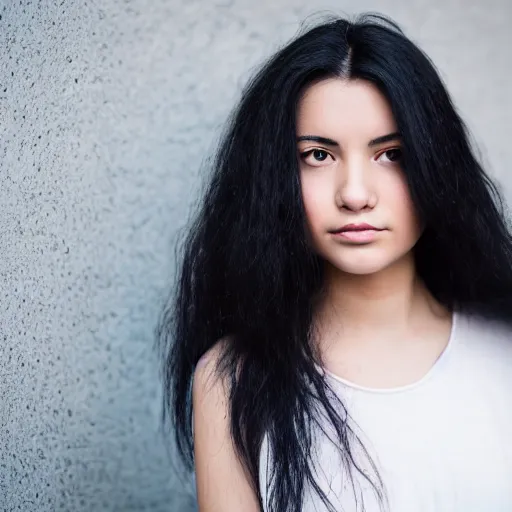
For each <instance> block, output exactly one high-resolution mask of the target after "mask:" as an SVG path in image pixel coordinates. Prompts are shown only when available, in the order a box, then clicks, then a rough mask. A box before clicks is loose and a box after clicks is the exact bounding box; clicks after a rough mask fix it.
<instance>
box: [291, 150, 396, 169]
mask: <svg viewBox="0 0 512 512" xmlns="http://www.w3.org/2000/svg"><path fill="white" fill-rule="evenodd" d="M396 150H398V151H400V152H401V151H402V148H401V147H400V146H395V147H392V148H387V149H385V150H384V151H381V152H380V153H379V154H378V155H377V158H380V157H381V156H382V155H385V154H386V153H387V152H389V151H396ZM315 151H320V152H322V153H326V154H327V155H328V156H330V157H331V158H334V157H333V156H332V155H331V154H330V153H329V152H328V151H326V150H325V149H321V148H313V149H308V150H307V151H304V152H302V153H300V158H301V160H303V161H305V159H306V158H307V157H308V156H310V155H311V154H313V153H314V152H315ZM401 156H402V155H401V154H400V157H399V158H398V160H396V161H389V162H387V163H389V164H390V165H393V164H398V163H400V160H401ZM317 162H318V163H320V164H321V163H322V162H323V160H317ZM312 167H320V165H313V166H312Z"/></svg>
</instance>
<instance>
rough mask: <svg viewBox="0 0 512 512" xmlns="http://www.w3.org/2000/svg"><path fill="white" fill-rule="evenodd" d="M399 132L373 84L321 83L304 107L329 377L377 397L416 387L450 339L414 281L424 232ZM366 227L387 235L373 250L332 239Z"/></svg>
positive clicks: (310, 222)
mask: <svg viewBox="0 0 512 512" xmlns="http://www.w3.org/2000/svg"><path fill="white" fill-rule="evenodd" d="M397 132H398V128H397V125H396V123H395V120H394V118H393V114H392V111H391V108H390V107H389V105H388V103H387V101H386V99H385V97H384V96H383V95H382V94H381V93H380V92H379V91H378V89H377V88H376V87H375V86H374V85H373V84H371V83H369V82H365V81H361V80H350V81H348V80H342V79H329V80H323V81H321V82H318V83H315V84H313V85H312V86H310V87H309V88H308V89H307V90H306V91H305V93H304V94H303V96H302V98H301V101H300V102H299V106H298V110H297V138H298V145H297V148H298V158H299V165H300V179H301V187H302V196H303V202H304V207H305V211H306V217H307V229H308V233H309V238H310V241H311V244H312V246H313V248H314V250H315V251H316V252H317V253H318V254H319V255H320V256H321V257H322V258H323V259H324V261H325V265H326V288H327V293H326V296H325V298H324V300H323V301H322V303H321V304H320V305H319V307H318V310H317V312H316V319H315V324H316V329H317V341H318V343H319V344H320V347H321V353H322V354H323V358H324V365H325V367H326V368H327V369H328V370H329V371H331V372H332V373H335V374H336V375H338V376H341V377H343V378H346V379H348V380H350V381H352V382H354V383H356V384H358V385H362V386H368V387H377V388H387V387H394V386H400V385H406V384H411V383H413V382H415V381H417V380H419V379H420V378H421V377H422V376H424V375H425V374H426V373H427V372H428V370H429V369H430V368H431V367H432V365H433V364H434V362H435V361H436V359H437V358H438V357H439V355H440V354H441V353H442V351H443V350H444V348H445V347H446V344H447V342H448V339H449V333H450V330H451V314H450V313H449V312H448V311H445V310H444V309H443V308H442V307H441V306H440V305H439V304H438V303H436V301H435V300H434V298H433V297H432V296H431V294H430V293H429V292H428V290H427V289H426V287H425V285H424V284H423V283H422V282H421V280H420V279H419V278H418V276H417V274H416V268H415V263H414V257H413V252H412V250H413V248H414V246H415V244H416V242H417V241H418V239H419V238H420V236H421V233H422V226H421V224H420V222H419V221H418V218H417V215H416V212H415V208H414V204H413V202H412V200H411V197H410V193H409V188H408V185H407V181H406V177H405V174H404V172H403V169H402V167H401V150H400V148H401V142H400V137H399V134H398V133H397ZM318 138H322V139H329V141H330V142H329V143H326V141H324V140H321V141H320V142H319V141H318ZM310 139H314V140H310ZM360 223H367V224H370V225H372V226H374V227H376V228H378V229H380V230H381V231H378V232H376V233H375V236H374V238H373V240H372V241H370V242H367V243H355V242H353V241H350V240H346V239H344V238H342V237H340V236H336V235H334V234H333V233H332V230H336V229H339V228H341V227H342V226H345V225H347V224H360Z"/></svg>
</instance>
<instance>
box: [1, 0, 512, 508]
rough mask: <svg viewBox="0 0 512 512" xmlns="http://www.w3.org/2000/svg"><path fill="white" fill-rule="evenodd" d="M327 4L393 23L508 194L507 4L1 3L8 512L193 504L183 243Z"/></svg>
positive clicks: (267, 0) (4, 485)
mask: <svg viewBox="0 0 512 512" xmlns="http://www.w3.org/2000/svg"><path fill="white" fill-rule="evenodd" d="M323 8H330V9H331V10H333V11H335V12H346V13H354V12H360V11H363V10H368V9H370V10H380V11H382V12H385V13H387V14H389V15H391V16H393V17H394V18H395V19H396V20H397V21H399V22H400V23H401V24H402V25H403V27H404V28H405V29H406V30H407V32H408V33H409V34H410V35H412V37H413V38H414V39H416V40H417V41H418V42H419V43H420V44H421V45H422V46H423V47H424V48H425V49H426V50H427V52H428V53H429V54H430V55H431V56H432V58H433V60H434V61H435V62H436V63H437V65H438V67H439V68H440V70H441V72H442V75H443V77H444V78H445V80H446V82H447V83H448V85H449V87H450V89H451V91H452V93H453V95H454V97H455V100H456V103H457V105H458V106H459V108H460V110H461V111H462V113H463V115H464V116H465V118H466V119H467V121H468V124H469V126H470V128H471V129H472V131H473V133H474V135H475V138H476V140H477V142H478V144H479V145H480V147H481V148H482V150H483V158H484V160H485V162H486V163H487V166H488V168H489V169H490V171H491V173H492V174H494V175H495V176H497V177H498V178H499V179H500V180H501V182H502V183H503V185H504V186H505V188H506V191H507V194H509V193H510V192H512V188H511V186H512V182H511V181H510V180H511V178H510V173H507V171H508V166H509V162H510V161H511V160H512V145H511V144H510V142H509V138H510V126H512V101H511V99H510V81H511V79H512V75H511V72H510V69H511V64H512V62H511V57H510V48H511V47H512V44H511V43H512V36H511V30H510V23H511V21H512V5H511V3H510V2H509V0H488V1H486V2H485V3H484V2H480V1H476V0H409V1H408V2H403V1H398V0H396V1H393V0H380V1H376V0H375V1H364V0H358V1H357V2H356V1H353V2H350V1H341V0H340V1H337V2H331V3H330V4H329V3H317V4H316V5H315V6H314V8H313V7H312V2H311V1H309V0H258V1H256V2H255V1H253V0H222V1H220V0H202V1H200V0H168V1H166V0H102V1H100V0H63V1H60V0H59V1H50V0H39V1H35V0H32V1H29V0H17V1H4V0H0V16H1V17H0V48H1V50H0V51H1V54H0V55H1V57H0V64H1V66H0V181H1V183H0V194H1V196H0V199H1V200H0V236H1V246H0V248H1V257H0V284H1V299H0V333H1V337H0V510H6V511H11V510H13V511H14V510H22V511H38V512H47V511H48V512H49V511H55V510H65V511H77V512H82V511H84V512H85V511H95V512H99V511H146V510H147V511H154V512H164V511H183V512H185V511H191V510H193V499H192V498H190V497H189V496H187V492H188V493H190V491H191V485H190V482H188V485H184V484H183V483H182V482H180V481H179V480H178V479H177V477H176V473H175V471H174V470H173V469H172V465H171V463H170V461H169V457H168V456H167V454H166V451H165V449H164V444H163V442H162V440H161V437H160V433H159V429H158V420H159V380H158V379H159V377H158V372H157V365H156V356H155V354H154V352H153V349H152V347H153V329H154V325H155V322H156V319H157V315H158V312H159V307H160V305H161V301H162V299H163V297H164V295H165V293H166V291H167V283H168V282H169V279H170V277H171V274H172V268H173V265H172V261H173V251H172V245H173V236H174V234H175V232H176V229H177V228H178V227H180V226H181V225H182V224H183V223H184V222H185V220H186V218H187V215H188V208H189V206H190V204H191V202H192V200H193V198H194V196H195V194H196V190H197V187H198V183H199V181H198V179H199V176H200V175H199V172H198V169H199V168H200V164H201V161H202V160H203V158H204V157H205V156H206V154H207V152H208V151H209V150H210V149H211V147H212V144H213V141H214V140H215V137H216V134H217V133H218V128H219V125H220V123H222V121H223V119H224V118H225V116H226V114H227V112H228V110H229V109H230V108H231V106H232V105H233V102H234V101H235V99H236V97H237V92H238V91H239V88H240V86H241V85H242V84H243V83H244V81H245V80H246V79H247V77H248V76H249V73H250V71H251V69H253V68H254V66H255V65H256V64H258V63H259V62H261V60H262V59H263V58H264V57H265V56H266V55H268V54H269V53H270V52H271V51H272V50H274V49H275V48H276V46H277V45H278V44H280V43H283V42H284V41H285V40H286V39H287V38H288V37H290V36H292V35H293V34H294V33H295V32H296V30H297V28H298V23H299V21H300V20H302V19H303V18H304V17H305V16H307V15H309V14H311V13H313V12H316V11H318V10H319V9H323ZM507 180H509V181H508V183H507Z"/></svg>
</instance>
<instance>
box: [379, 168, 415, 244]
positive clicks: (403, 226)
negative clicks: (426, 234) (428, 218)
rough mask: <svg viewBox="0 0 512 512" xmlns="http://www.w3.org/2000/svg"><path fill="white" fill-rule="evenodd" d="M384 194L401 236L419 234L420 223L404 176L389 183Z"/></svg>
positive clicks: (413, 236) (410, 236) (407, 236)
mask: <svg viewBox="0 0 512 512" xmlns="http://www.w3.org/2000/svg"><path fill="white" fill-rule="evenodd" d="M386 196H387V198H388V207H389V209H390V210H391V211H392V216H393V218H394V219H395V223H396V227H397V228H398V229H399V230H400V231H401V232H402V236H404V237H405V238H418V237H419V235H420V234H421V233H420V232H421V229H420V224H419V221H418V216H417V214H416V208H415V207H414V204H413V202H412V199H411V194H410V192H409V187H408V185H407V182H406V180H405V177H403V176H400V177H396V179H395V180H393V182H392V183H390V184H389V189H388V193H387V194H386Z"/></svg>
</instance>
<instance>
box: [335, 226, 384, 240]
mask: <svg viewBox="0 0 512 512" xmlns="http://www.w3.org/2000/svg"><path fill="white" fill-rule="evenodd" d="M378 232H379V231H378V230H376V229H365V230H363V231H340V232H338V233H334V236H335V237H336V238H342V239H343V240H349V241H350V242H358V243H367V242H372V241H373V240H375V237H376V236H377V233H378Z"/></svg>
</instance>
